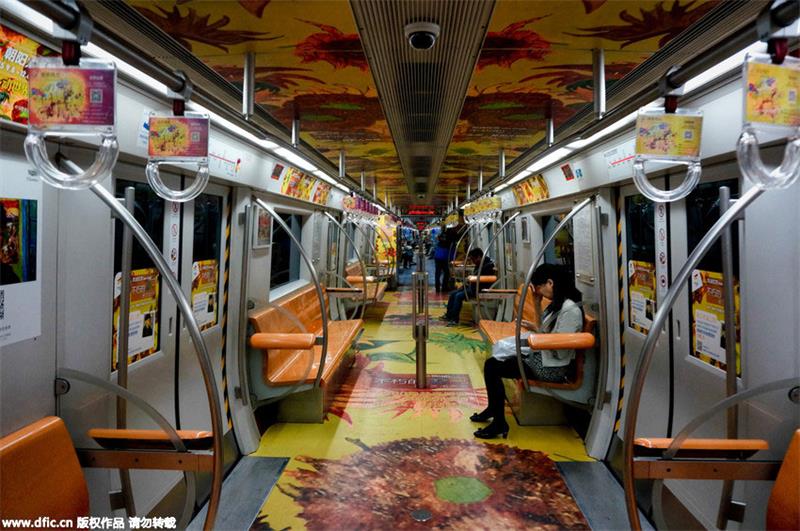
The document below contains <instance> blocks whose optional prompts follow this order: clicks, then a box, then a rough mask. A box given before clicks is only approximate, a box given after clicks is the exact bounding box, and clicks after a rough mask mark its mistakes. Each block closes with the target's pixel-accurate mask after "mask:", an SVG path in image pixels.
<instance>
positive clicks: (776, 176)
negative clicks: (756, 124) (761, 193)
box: [736, 127, 800, 190]
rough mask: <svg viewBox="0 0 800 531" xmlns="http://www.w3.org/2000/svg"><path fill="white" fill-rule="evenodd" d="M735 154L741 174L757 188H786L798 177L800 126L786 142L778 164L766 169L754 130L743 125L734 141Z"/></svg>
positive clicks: (799, 166) (799, 165) (799, 171)
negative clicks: (735, 141) (775, 166)
mask: <svg viewBox="0 0 800 531" xmlns="http://www.w3.org/2000/svg"><path fill="white" fill-rule="evenodd" d="M736 156H737V158H738V159H739V167H740V168H741V170H742V174H744V176H745V177H746V178H747V179H748V180H749V181H750V182H751V183H753V184H755V185H756V186H758V187H759V188H762V189H765V190H770V189H783V188H788V187H789V186H791V185H792V184H794V182H795V181H796V180H797V178H798V177H800V128H798V130H797V134H796V135H795V136H794V138H790V139H789V140H788V141H787V143H786V150H785V151H784V153H783V161H781V164H780V166H778V167H777V168H773V169H772V170H770V169H768V168H767V167H766V166H765V165H764V163H763V162H762V161H761V152H760V149H759V145H758V138H756V132H755V130H754V129H753V128H752V127H745V128H744V130H742V134H741V136H740V137H739V141H738V142H737V143H736Z"/></svg>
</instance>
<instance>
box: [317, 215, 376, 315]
mask: <svg viewBox="0 0 800 531" xmlns="http://www.w3.org/2000/svg"><path fill="white" fill-rule="evenodd" d="M325 216H326V217H327V218H328V220H329V221H332V222H333V224H334V225H336V227H337V228H338V229H339V232H340V233H341V234H344V237H345V238H346V239H347V241H348V242H350V245H352V246H353V250H354V251H355V252H356V258H357V259H358V263H359V264H360V265H361V276H362V277H363V278H364V284H363V286H362V288H361V291H362V302H361V315H359V317H358V318H359V319H364V308H366V306H367V268H366V267H365V266H364V260H363V259H362V258H361V253H360V252H359V251H358V248H357V247H356V242H355V241H353V238H351V237H350V235H349V234H347V231H346V230H344V227H343V226H342V224H341V223H339V220H338V219H336V218H335V217H333V215H332V214H331V213H330V212H328V211H327V210H326V211H325ZM346 250H347V249H345V251H346ZM344 257H345V260H344V262H345V268H347V265H346V263H347V253H344ZM336 262H339V260H336ZM344 280H345V282H347V279H346V278H345V279H344ZM348 283H349V282H348Z"/></svg>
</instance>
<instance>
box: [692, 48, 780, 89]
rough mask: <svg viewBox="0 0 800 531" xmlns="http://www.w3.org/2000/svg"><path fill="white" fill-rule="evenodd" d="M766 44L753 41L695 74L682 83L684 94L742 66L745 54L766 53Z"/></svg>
mask: <svg viewBox="0 0 800 531" xmlns="http://www.w3.org/2000/svg"><path fill="white" fill-rule="evenodd" d="M766 51H767V45H766V43H763V42H755V43H753V44H751V45H750V46H748V47H747V48H745V49H744V50H741V51H739V52H736V53H735V54H733V55H731V56H730V57H728V58H727V59H725V60H723V61H721V62H719V63H717V64H715V65H714V66H712V67H711V68H709V69H708V70H706V71H705V72H703V73H702V74H699V75H696V76H695V77H693V78H692V79H690V80H689V81H687V82H686V84H685V85H683V88H684V90H685V92H684V94H688V93H689V92H692V91H694V90H697V89H699V88H702V87H703V86H704V85H706V84H708V83H709V82H711V81H713V80H715V79H716V78H718V77H719V76H721V75H723V74H726V73H728V72H730V71H731V70H736V69H739V68H741V67H742V63H743V62H744V58H745V55H747V54H748V53H766Z"/></svg>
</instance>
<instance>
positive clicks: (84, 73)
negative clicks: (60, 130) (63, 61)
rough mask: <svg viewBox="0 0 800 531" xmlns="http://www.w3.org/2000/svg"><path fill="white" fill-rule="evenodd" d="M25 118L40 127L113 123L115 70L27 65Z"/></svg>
mask: <svg viewBox="0 0 800 531" xmlns="http://www.w3.org/2000/svg"><path fill="white" fill-rule="evenodd" d="M28 83H29V84H30V102H29V116H28V119H29V121H30V123H31V125H34V126H36V127H40V128H46V127H52V126H61V125H80V126H107V125H114V118H115V112H114V111H115V107H114V97H115V90H116V70H114V69H112V68H77V67H75V68H64V67H55V68H49V67H32V66H31V67H28Z"/></svg>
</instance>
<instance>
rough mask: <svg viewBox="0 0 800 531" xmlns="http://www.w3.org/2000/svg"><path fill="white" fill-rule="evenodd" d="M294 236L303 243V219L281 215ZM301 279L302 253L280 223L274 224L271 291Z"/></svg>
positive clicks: (294, 215)
mask: <svg viewBox="0 0 800 531" xmlns="http://www.w3.org/2000/svg"><path fill="white" fill-rule="evenodd" d="M280 216H281V219H283V221H284V222H285V223H286V225H287V226H288V227H289V229H290V230H291V231H292V234H294V236H295V237H296V238H297V240H298V241H300V242H301V243H302V239H301V234H302V227H303V218H302V217H301V216H299V215H297V214H280ZM299 279H300V251H299V250H298V249H297V246H296V245H295V244H294V243H293V242H292V239H291V238H290V237H289V235H288V234H287V233H286V231H285V230H284V229H283V227H281V225H280V224H279V223H273V224H272V264H271V266H270V289H274V288H277V287H279V286H282V285H284V284H288V283H289V282H293V281H295V280H299Z"/></svg>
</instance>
